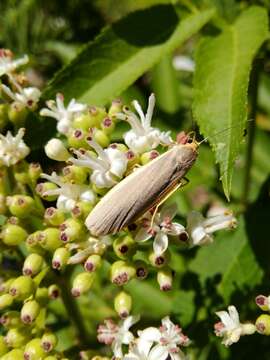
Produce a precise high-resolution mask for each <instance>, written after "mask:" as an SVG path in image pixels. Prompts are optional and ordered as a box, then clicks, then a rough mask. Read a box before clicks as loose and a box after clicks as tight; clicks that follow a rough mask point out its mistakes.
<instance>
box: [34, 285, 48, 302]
mask: <svg viewBox="0 0 270 360" xmlns="http://www.w3.org/2000/svg"><path fill="white" fill-rule="evenodd" d="M35 299H36V301H37V302H38V303H39V304H40V305H41V306H45V305H47V304H48V299H49V292H48V289H47V288H45V287H42V288H40V287H38V288H37V291H36V294H35Z"/></svg>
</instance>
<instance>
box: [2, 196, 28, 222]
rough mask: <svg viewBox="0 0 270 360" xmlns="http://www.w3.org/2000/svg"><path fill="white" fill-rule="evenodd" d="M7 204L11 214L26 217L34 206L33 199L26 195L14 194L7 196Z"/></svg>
mask: <svg viewBox="0 0 270 360" xmlns="http://www.w3.org/2000/svg"><path fill="white" fill-rule="evenodd" d="M7 206H8V208H9V211H10V212H11V214H12V215H14V216H17V217H18V218H26V217H28V216H29V215H30V213H31V212H32V211H33V210H34V208H35V202H34V200H33V199H32V198H31V197H30V196H27V195H14V196H8V197H7Z"/></svg>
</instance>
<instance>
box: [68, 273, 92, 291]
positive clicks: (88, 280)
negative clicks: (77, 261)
mask: <svg viewBox="0 0 270 360" xmlns="http://www.w3.org/2000/svg"><path fill="white" fill-rule="evenodd" d="M93 280H94V274H93V273H89V272H82V273H80V274H78V275H77V276H76V277H75V279H74V280H73V284H72V289H71V293H72V295H73V296H74V297H78V296H81V295H82V294H84V293H86V292H87V291H88V290H90V288H91V286H92V283H93Z"/></svg>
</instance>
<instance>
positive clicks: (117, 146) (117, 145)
mask: <svg viewBox="0 0 270 360" xmlns="http://www.w3.org/2000/svg"><path fill="white" fill-rule="evenodd" d="M109 148H111V149H117V150H119V151H121V152H122V153H126V152H127V151H128V147H127V146H126V145H125V144H122V143H112V144H110V145H109Z"/></svg>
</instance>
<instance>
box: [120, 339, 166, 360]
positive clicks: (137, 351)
mask: <svg viewBox="0 0 270 360" xmlns="http://www.w3.org/2000/svg"><path fill="white" fill-rule="evenodd" d="M166 359H167V352H166V350H165V349H164V348H162V347H161V346H156V345H154V346H153V342H151V341H145V340H143V339H141V338H139V339H136V341H134V342H133V343H131V345H130V348H129V352H128V354H126V355H125V356H124V358H123V360H166Z"/></svg>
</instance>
